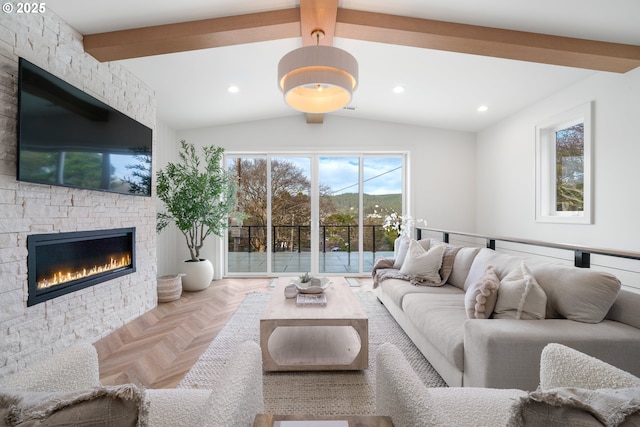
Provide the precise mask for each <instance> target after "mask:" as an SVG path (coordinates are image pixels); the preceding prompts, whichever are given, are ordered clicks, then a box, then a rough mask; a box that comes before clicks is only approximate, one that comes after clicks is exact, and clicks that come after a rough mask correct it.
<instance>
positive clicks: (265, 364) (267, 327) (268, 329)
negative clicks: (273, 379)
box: [260, 320, 279, 371]
mask: <svg viewBox="0 0 640 427" xmlns="http://www.w3.org/2000/svg"><path fill="white" fill-rule="evenodd" d="M277 327H278V325H277V323H276V322H273V321H270V320H260V349H261V350H262V370H263V371H275V370H277V369H278V367H279V365H278V364H277V363H276V361H275V360H273V357H271V353H269V338H270V337H271V334H272V333H273V331H275V330H276V328H277Z"/></svg>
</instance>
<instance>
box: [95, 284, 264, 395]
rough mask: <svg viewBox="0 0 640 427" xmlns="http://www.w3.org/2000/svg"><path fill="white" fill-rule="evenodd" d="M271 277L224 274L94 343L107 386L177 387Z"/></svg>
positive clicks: (161, 305)
mask: <svg viewBox="0 0 640 427" xmlns="http://www.w3.org/2000/svg"><path fill="white" fill-rule="evenodd" d="M270 283H271V279H268V278H255V279H254V278H252V279H222V280H217V281H214V282H213V284H212V285H211V286H210V287H209V288H207V289H205V290H203V291H200V292H183V294H182V297H180V299H179V300H177V301H172V302H168V303H159V304H158V306H157V307H155V308H154V309H152V310H151V311H149V312H147V313H145V314H143V315H142V316H140V317H138V318H137V319H134V320H133V321H131V322H129V323H128V324H126V325H124V326H123V327H121V328H119V329H118V330H116V331H114V332H113V333H111V334H109V335H107V336H106V337H104V338H102V339H101V340H99V341H97V342H96V343H94V346H95V347H96V350H97V351H98V360H99V366H100V381H101V382H102V384H104V385H116V384H126V383H135V384H138V385H142V386H144V387H147V388H172V387H175V386H176V385H177V384H178V383H179V382H180V380H182V378H183V377H184V375H185V374H186V373H187V372H188V371H189V369H190V368H191V366H193V364H194V363H195V362H196V361H197V360H198V357H200V355H201V354H202V353H203V352H204V350H206V349H207V347H208V346H209V344H211V341H212V340H213V339H214V338H215V337H216V335H217V334H218V332H220V330H221V329H222V327H223V326H224V324H225V323H226V322H227V320H228V319H229V318H230V317H231V315H232V314H233V313H234V312H235V310H236V309H237V308H238V306H239V305H240V304H241V303H242V301H243V300H244V297H245V296H246V295H247V294H248V293H251V292H269V291H270V288H269V284H270Z"/></svg>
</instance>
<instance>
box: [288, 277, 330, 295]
mask: <svg viewBox="0 0 640 427" xmlns="http://www.w3.org/2000/svg"><path fill="white" fill-rule="evenodd" d="M291 283H293V284H294V285H296V288H297V289H298V292H300V293H301V294H320V293H322V292H324V291H325V290H326V289H328V288H329V286H331V280H329V279H327V278H326V277H322V278H317V279H315V278H314V279H311V280H310V281H309V282H305V283H302V282H301V281H300V279H291Z"/></svg>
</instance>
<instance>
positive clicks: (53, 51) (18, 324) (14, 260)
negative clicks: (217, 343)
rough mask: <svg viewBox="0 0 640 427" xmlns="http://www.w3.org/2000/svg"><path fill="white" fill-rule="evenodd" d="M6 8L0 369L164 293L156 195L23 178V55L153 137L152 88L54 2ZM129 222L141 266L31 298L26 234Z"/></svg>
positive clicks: (130, 315)
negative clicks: (102, 54)
mask: <svg viewBox="0 0 640 427" xmlns="http://www.w3.org/2000/svg"><path fill="white" fill-rule="evenodd" d="M1 14H2V20H1V21H0V377H1V376H4V375H7V374H9V373H11V372H14V371H16V370H19V369H20V368H22V367H23V366H26V365H29V364H31V363H33V362H34V361H37V360H40V359H42V358H43V357H46V356H47V355H49V354H52V353H54V352H57V351H59V350H61V349H63V348H65V347H68V346H69V345H72V344H74V343H77V342H93V341H95V340H97V339H99V338H101V337H103V336H104V335H106V334H108V333H110V332H112V331H113V330H115V329H117V328H118V327H120V326H122V325H123V324H125V323H126V322H128V321H130V320H132V319H134V318H136V317H138V316H140V315H141V314H143V313H145V312H146V311H148V310H150V309H151V308H153V307H154V306H155V305H156V302H157V296H156V280H155V278H156V270H157V264H156V232H155V212H156V209H155V198H151V197H136V196H128V195H118V194H111V193H105V192H99V191H88V190H78V189H71V188H63V187H53V186H47V185H37V184H29V183H24V182H17V181H16V127H17V122H16V118H17V116H16V114H17V81H18V58H19V57H24V58H25V59H27V60H29V61H31V62H33V63H34V64H36V65H38V66H39V67H41V68H44V69H46V70H47V71H49V72H50V73H52V74H54V75H57V76H58V77H60V78H62V79H63V80H65V81H67V82H69V83H71V84H72V85H74V86H77V87H79V88H80V89H82V90H84V91H85V92H88V93H89V94H91V95H92V96H94V97H96V98H98V99H100V100H102V101H103V102H105V103H107V104H109V105H111V106H112V107H114V108H116V109H117V110H120V111H122V112H123V113H125V114H127V115H129V116H131V117H133V118H134V119H136V120H138V121H140V122H141V123H143V124H145V125H147V126H149V127H150V128H152V129H154V147H155V145H156V136H155V94H154V92H153V91H152V90H150V89H149V88H147V87H146V86H145V85H144V84H142V83H141V82H140V81H139V80H137V79H136V78H135V77H134V76H133V75H131V74H130V73H129V72H128V71H127V70H126V69H124V68H123V67H122V66H121V65H119V64H117V63H100V62H98V61H97V60H95V59H94V58H93V57H92V56H90V55H87V54H85V53H84V51H83V48H82V36H81V35H80V34H79V33H77V32H76V31H74V30H73V29H72V28H71V27H69V26H68V25H67V24H66V23H65V22H63V21H61V20H60V19H59V18H58V17H57V16H56V15H55V14H54V13H53V12H52V11H50V10H47V11H46V12H45V13H43V14H28V15H27V14H22V15H19V14H16V13H12V14H8V13H1ZM155 151H156V149H155V148H154V152H155ZM154 163H155V160H154ZM154 170H155V165H154ZM122 227H136V262H137V271H136V272H135V273H134V274H130V275H127V276H124V277H121V278H117V279H114V280H111V281H108V282H105V283H101V284H99V285H96V286H93V287H90V288H87V289H82V290H80V291H77V292H74V293H72V294H68V295H64V296H62V297H59V298H56V299H54V300H50V301H47V302H44V303H41V304H37V305H35V306H32V307H27V292H28V291H27V235H29V234H35V233H56V232H67V231H84V230H96V229H107V228H122Z"/></svg>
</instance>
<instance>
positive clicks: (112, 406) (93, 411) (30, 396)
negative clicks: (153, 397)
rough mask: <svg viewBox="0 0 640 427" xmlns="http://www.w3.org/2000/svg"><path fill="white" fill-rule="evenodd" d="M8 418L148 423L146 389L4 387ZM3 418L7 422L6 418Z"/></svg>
mask: <svg viewBox="0 0 640 427" xmlns="http://www.w3.org/2000/svg"><path fill="white" fill-rule="evenodd" d="M0 407H2V408H3V409H2V411H1V412H2V415H3V416H4V420H8V421H10V425H12V426H17V427H19V426H34V425H46V426H87V427H89V426H91V427H94V426H96V427H99V426H105V427H106V426H114V425H117V426H123V427H126V426H131V427H135V426H140V427H142V426H147V425H148V417H149V415H148V403H147V401H146V399H145V392H144V390H142V389H139V388H138V387H136V386H135V385H133V384H126V385H121V386H111V387H96V388H92V389H86V390H77V391H72V392H67V393H64V392H56V393H47V392H27V391H8V390H6V389H3V390H0ZM4 420H3V421H4Z"/></svg>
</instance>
